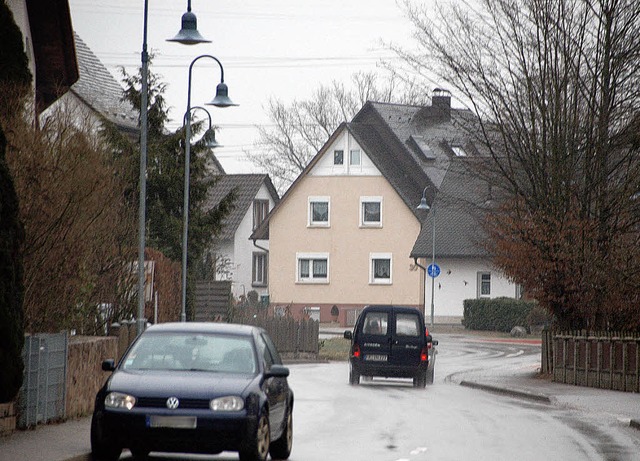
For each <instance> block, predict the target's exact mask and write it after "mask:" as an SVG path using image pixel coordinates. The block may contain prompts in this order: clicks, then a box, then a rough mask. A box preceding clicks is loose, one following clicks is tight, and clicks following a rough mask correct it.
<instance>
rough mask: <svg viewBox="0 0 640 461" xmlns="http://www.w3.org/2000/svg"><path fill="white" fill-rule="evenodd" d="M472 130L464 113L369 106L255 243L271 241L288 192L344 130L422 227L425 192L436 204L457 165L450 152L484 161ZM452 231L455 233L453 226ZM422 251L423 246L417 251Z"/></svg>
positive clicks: (436, 108) (472, 123) (262, 229)
mask: <svg viewBox="0 0 640 461" xmlns="http://www.w3.org/2000/svg"><path fill="white" fill-rule="evenodd" d="M474 127H476V124H475V118H474V117H473V115H472V113H471V112H470V111H468V110H466V109H452V108H451V107H450V106H446V107H443V106H442V105H440V106H436V105H435V104H432V105H431V106H415V105H406V104H392V103H379V102H371V101H369V102H367V103H366V104H365V105H364V106H363V107H362V109H360V111H359V112H358V113H357V114H356V115H355V117H354V118H353V120H352V122H350V123H343V124H341V125H340V126H339V127H338V128H337V129H336V131H335V132H334V133H333V134H332V135H331V137H330V138H329V139H328V140H327V142H326V143H325V144H324V146H323V147H322V149H321V150H320V151H319V152H318V154H316V156H315V157H314V158H313V159H312V160H311V162H309V164H308V165H307V167H306V168H305V169H304V171H303V172H302V173H301V174H300V175H299V176H298V177H297V178H296V180H295V181H294V182H293V184H292V185H291V187H290V188H289V189H288V190H287V192H285V194H284V196H283V197H282V200H281V201H280V203H279V204H278V206H276V207H275V208H274V209H273V210H272V211H271V213H270V214H269V217H268V218H267V219H266V220H265V222H263V223H262V225H261V226H260V227H258V229H256V230H255V231H254V233H253V235H252V238H260V239H266V238H268V236H269V227H268V223H269V218H270V217H271V216H273V215H274V214H275V213H277V211H278V209H279V208H280V207H281V206H283V204H284V203H285V202H286V200H287V197H288V196H289V193H290V191H291V190H293V189H294V188H295V187H296V185H297V184H298V182H299V181H300V180H301V179H302V178H303V177H305V176H306V175H307V174H308V173H309V171H311V169H312V168H313V167H314V166H315V165H316V163H317V162H318V161H319V160H320V158H322V157H323V156H324V154H325V153H326V151H327V149H328V148H329V146H330V145H331V144H332V143H333V142H334V140H335V139H336V138H337V136H338V135H339V134H340V133H342V132H343V131H344V130H345V129H346V130H348V131H349V132H350V133H351V134H352V135H353V137H354V138H355V139H356V141H357V142H358V144H360V146H361V147H362V149H363V150H364V152H365V153H366V155H367V156H368V157H369V158H370V159H371V161H372V162H373V164H374V165H375V166H376V168H378V170H380V172H381V173H382V175H383V176H384V177H385V178H386V179H387V180H388V181H389V183H390V184H391V186H392V187H393V188H394V190H395V191H396V192H397V193H398V195H399V196H400V197H401V198H402V200H403V201H404V203H405V205H406V206H407V207H408V208H409V209H410V210H411V212H412V213H413V214H414V216H416V218H417V219H418V220H420V221H421V222H423V221H424V219H426V218H427V217H428V213H427V212H424V211H421V210H417V206H418V204H419V203H420V199H421V198H422V194H423V192H426V198H427V202H428V203H432V202H433V200H434V198H435V196H436V193H437V192H438V189H439V188H440V187H441V186H442V185H443V182H444V178H445V177H446V175H447V174H448V173H447V171H448V170H449V167H450V165H451V164H452V162H456V159H457V157H456V154H455V152H454V150H453V149H452V147H462V148H463V149H464V151H466V152H467V155H468V158H469V159H472V158H476V157H478V156H480V149H479V148H478V146H475V145H474V144H473V143H472V142H471V141H470V139H472V137H473V129H474ZM465 158H467V157H465ZM445 218H446V217H445ZM443 219H444V218H443ZM452 227H455V223H453V224H452ZM422 239H424V236H423V235H422V234H420V237H419V239H418V240H419V241H420V240H422ZM417 244H418V242H417V243H416V245H417ZM429 245H430V244H429ZM422 246H423V244H422V243H420V246H419V248H422ZM429 248H430V246H429Z"/></svg>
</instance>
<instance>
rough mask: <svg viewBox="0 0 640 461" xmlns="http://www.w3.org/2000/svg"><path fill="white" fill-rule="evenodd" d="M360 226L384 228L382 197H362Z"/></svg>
mask: <svg viewBox="0 0 640 461" xmlns="http://www.w3.org/2000/svg"><path fill="white" fill-rule="evenodd" d="M360 226H361V227H382V197H360Z"/></svg>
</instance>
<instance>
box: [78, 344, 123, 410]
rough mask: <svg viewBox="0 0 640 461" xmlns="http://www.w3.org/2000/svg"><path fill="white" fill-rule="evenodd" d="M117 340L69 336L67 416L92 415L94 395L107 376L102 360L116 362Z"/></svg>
mask: <svg viewBox="0 0 640 461" xmlns="http://www.w3.org/2000/svg"><path fill="white" fill-rule="evenodd" d="M117 357H118V338H116V337H113V336H107V337H103V336H72V337H71V338H70V339H69V356H68V360H67V395H66V417H67V418H75V417H79V416H85V415H89V414H91V413H92V412H93V404H94V399H95V397H96V392H98V390H99V389H100V387H102V385H103V384H104V382H105V380H106V379H107V377H108V376H109V373H107V372H104V371H102V361H103V360H105V359H110V358H112V359H117Z"/></svg>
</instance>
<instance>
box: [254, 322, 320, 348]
mask: <svg viewBox="0 0 640 461" xmlns="http://www.w3.org/2000/svg"><path fill="white" fill-rule="evenodd" d="M242 323H244V324H247V325H254V326H258V327H261V328H264V329H265V331H266V332H267V333H268V334H269V336H270V337H271V339H272V340H273V342H274V343H275V345H276V348H277V349H278V351H279V352H280V353H281V354H283V355H284V356H296V357H297V356H301V355H312V356H317V354H318V351H319V341H318V338H319V325H320V324H319V323H318V322H317V321H315V320H294V319H292V318H288V317H284V318H283V317H260V316H257V317H255V318H247V319H243V320H242Z"/></svg>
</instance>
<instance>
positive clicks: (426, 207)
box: [417, 186, 438, 328]
mask: <svg viewBox="0 0 640 461" xmlns="http://www.w3.org/2000/svg"><path fill="white" fill-rule="evenodd" d="M428 187H429V186H427V187H425V188H424V190H423V191H422V198H421V199H420V205H418V207H417V208H418V210H431V217H432V218H431V222H432V224H433V226H432V235H431V244H432V247H431V266H429V268H430V269H431V271H432V273H431V274H429V276H430V277H431V322H430V323H431V327H432V328H433V314H434V303H433V297H434V294H435V281H436V276H437V275H438V274H437V273H435V267H436V207H435V202H434V203H432V204H431V206H429V204H428V203H427V195H426V194H427V188H428ZM425 304H426V300H425ZM425 315H426V312H425Z"/></svg>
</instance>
